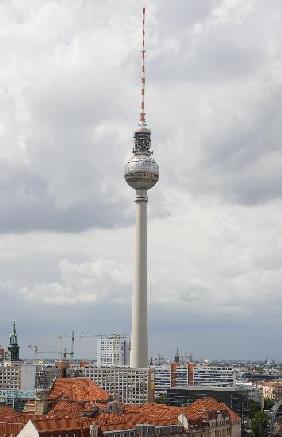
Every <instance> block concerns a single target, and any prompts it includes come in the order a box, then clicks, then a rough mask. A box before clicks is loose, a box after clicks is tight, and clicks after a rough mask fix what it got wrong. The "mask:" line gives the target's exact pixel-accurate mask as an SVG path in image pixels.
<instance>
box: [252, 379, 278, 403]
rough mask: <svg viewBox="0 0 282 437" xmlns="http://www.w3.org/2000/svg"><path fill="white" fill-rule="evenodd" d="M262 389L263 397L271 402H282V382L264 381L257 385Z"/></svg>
mask: <svg viewBox="0 0 282 437" xmlns="http://www.w3.org/2000/svg"><path fill="white" fill-rule="evenodd" d="M258 386H259V387H261V388H262V391H263V396H264V397H265V398H269V399H272V400H273V401H281V400H282V381H265V382H261V383H260V384H258Z"/></svg>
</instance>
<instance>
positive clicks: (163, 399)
mask: <svg viewBox="0 0 282 437" xmlns="http://www.w3.org/2000/svg"><path fill="white" fill-rule="evenodd" d="M155 402H156V403H157V404H167V403H168V400H167V397H166V396H165V395H160V396H158V397H157V398H155Z"/></svg>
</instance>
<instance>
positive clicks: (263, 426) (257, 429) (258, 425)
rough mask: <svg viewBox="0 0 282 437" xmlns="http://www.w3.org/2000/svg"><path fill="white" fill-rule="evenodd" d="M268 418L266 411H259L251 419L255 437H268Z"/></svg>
mask: <svg viewBox="0 0 282 437" xmlns="http://www.w3.org/2000/svg"><path fill="white" fill-rule="evenodd" d="M267 426H268V417H267V414H266V412H265V411H257V412H256V413H255V414H254V416H253V418H252V419H251V429H252V432H253V435H254V437H264V436H267Z"/></svg>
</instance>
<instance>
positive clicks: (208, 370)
mask: <svg viewBox="0 0 282 437" xmlns="http://www.w3.org/2000/svg"><path fill="white" fill-rule="evenodd" d="M153 369H154V383H155V395H156V396H158V395H164V394H165V393H166V390H167V389H169V388H172V387H183V388H185V387H188V386H213V387H234V386H235V384H236V373H235V369H233V368H232V367H219V366H216V367H215V366H203V365H198V364H194V363H188V364H187V365H181V364H179V363H171V364H170V365H164V366H156V367H153Z"/></svg>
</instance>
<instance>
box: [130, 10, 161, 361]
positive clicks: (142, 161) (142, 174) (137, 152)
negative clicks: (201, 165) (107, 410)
mask: <svg viewBox="0 0 282 437" xmlns="http://www.w3.org/2000/svg"><path fill="white" fill-rule="evenodd" d="M152 154H153V152H152V150H151V131H150V129H149V128H148V127H147V124H146V120H145V8H143V48H142V75H141V110H140V119H139V127H138V128H137V129H136V131H135V133H134V146H133V150H132V155H131V157H130V158H129V160H128V162H127V163H126V164H125V168H124V178H125V180H126V182H127V183H128V185H130V186H131V187H132V188H133V189H134V190H135V191H136V199H135V202H136V259H135V263H136V264H135V278H134V287H133V296H132V332H131V353H130V367H132V368H142V367H147V366H148V328H147V203H148V196H147V191H148V190H150V189H151V188H152V187H153V186H154V185H155V184H156V183H157V182H158V180H159V166H158V164H157V162H156V161H155V160H154V159H153V157H152Z"/></svg>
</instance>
